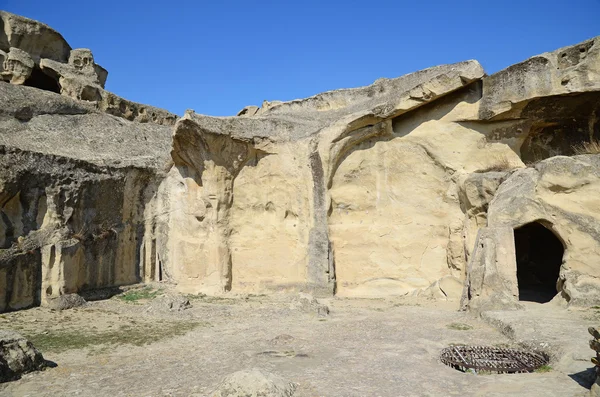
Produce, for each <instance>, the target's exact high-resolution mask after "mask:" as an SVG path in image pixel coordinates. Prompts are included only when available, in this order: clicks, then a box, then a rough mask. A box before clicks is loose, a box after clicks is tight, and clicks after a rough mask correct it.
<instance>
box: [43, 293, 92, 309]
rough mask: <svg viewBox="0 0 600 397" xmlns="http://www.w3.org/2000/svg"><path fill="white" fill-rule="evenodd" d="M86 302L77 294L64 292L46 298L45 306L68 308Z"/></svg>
mask: <svg viewBox="0 0 600 397" xmlns="http://www.w3.org/2000/svg"><path fill="white" fill-rule="evenodd" d="M86 303H87V302H86V300H85V299H83V297H82V296H80V295H78V294H65V295H61V296H59V297H57V298H50V299H48V304H47V306H48V307H49V308H50V309H51V310H68V309H72V308H74V307H79V306H83V305H85V304H86Z"/></svg>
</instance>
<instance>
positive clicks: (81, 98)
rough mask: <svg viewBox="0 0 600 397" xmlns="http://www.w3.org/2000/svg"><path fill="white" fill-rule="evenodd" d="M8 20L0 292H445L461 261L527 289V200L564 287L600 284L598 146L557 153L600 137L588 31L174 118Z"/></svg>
mask: <svg viewBox="0 0 600 397" xmlns="http://www.w3.org/2000/svg"><path fill="white" fill-rule="evenodd" d="M0 20H1V21H2V24H3V26H4V30H3V31H2V33H0V50H1V51H2V53H0V56H1V57H2V58H3V63H2V64H3V70H0V73H2V76H3V79H4V80H5V81H6V82H0V153H1V154H2V157H1V158H0V311H1V310H14V309H19V308H24V307H28V306H32V305H36V304H44V303H45V302H46V301H47V299H49V298H54V297H56V296H58V295H60V294H66V293H72V292H80V293H85V292H86V291H88V292H91V291H94V290H97V289H99V288H105V287H114V286H119V285H124V284H130V283H134V282H139V281H154V280H161V281H169V282H173V283H176V284H177V286H178V288H179V289H180V290H182V291H185V292H205V293H210V294H221V293H224V292H227V291H234V292H235V291H239V292H268V291H277V290H310V291H311V292H313V293H316V294H319V295H331V294H333V293H335V294H338V295H341V296H366V297H373V296H389V295H403V294H414V295H422V296H426V297H431V298H436V299H437V298H440V299H458V298H459V296H460V293H461V290H462V288H461V286H462V285H463V283H464V284H465V285H466V286H467V287H466V288H467V289H466V291H467V293H466V294H465V296H466V297H465V298H463V307H466V308H486V307H493V305H490V304H489V303H490V302H491V301H493V300H494V299H495V300H496V301H497V302H501V303H502V305H504V304H506V305H509V306H510V305H513V304H514V305H513V306H514V307H518V302H517V301H518V294H516V295H515V293H514V289H515V288H516V287H517V286H516V285H515V278H514V277H513V273H514V263H515V262H514V260H513V261H511V258H512V257H510V255H509V254H510V253H511V252H514V241H512V240H511V238H509V237H510V235H511V231H512V230H513V229H514V228H516V227H519V226H520V225H523V224H524V223H527V222H531V221H533V220H543V221H545V222H547V223H548V224H549V225H553V226H552V227H553V228H554V229H555V232H556V233H557V235H558V236H559V237H560V238H561V239H562V241H564V243H565V247H566V253H565V258H564V263H563V267H562V270H561V275H560V282H559V290H560V291H557V292H561V294H562V295H561V296H563V297H564V298H565V299H566V300H568V301H569V302H570V303H573V304H591V303H594V304H597V302H596V300H595V298H594V296H598V292H600V284H599V283H598V282H597V280H598V277H600V274H599V273H598V272H599V269H600V268H599V267H598V265H597V263H598V260H597V259H598V255H599V252H600V248H599V247H597V242H595V239H596V237H597V236H596V234H598V231H597V230H596V229H597V227H596V225H597V221H598V220H597V219H596V218H597V215H596V214H597V213H598V210H599V209H600V204H598V199H597V196H598V194H597V193H598V192H596V190H597V189H596V188H595V186H596V182H597V181H596V179H597V175H596V174H597V173H598V172H597V168H598V165H597V164H596V163H597V158H596V157H597V155H590V156H583V157H553V156H556V155H571V154H573V149H572V146H573V145H574V144H577V143H581V142H583V141H593V140H594V139H597V138H598V137H600V130H599V128H600V124H599V123H598V114H600V102H599V98H600V96H599V94H598V89H599V86H598V84H600V76H599V73H600V64H599V61H598V60H599V59H600V58H599V57H598V54H599V52H598V51H599V47H598V42H599V39H598V38H596V39H591V40H588V41H586V42H584V43H581V44H578V45H575V46H572V47H568V48H564V49H560V50H557V51H555V52H552V53H547V54H542V55H540V56H537V57H534V58H531V59H530V60H527V61H525V62H523V63H520V64H517V65H514V66H512V67H510V68H508V69H506V70H504V71H501V72H499V73H497V74H494V75H492V76H485V73H484V71H483V69H482V68H481V66H480V65H479V64H478V63H477V62H476V61H466V62H460V63H457V64H452V65H442V66H437V67H433V68H429V69H425V70H422V71H419V72H416V73H411V74H408V75H406V76H402V77H399V78H395V79H380V80H377V81H376V82H375V83H374V84H372V85H370V86H366V87H359V88H354V89H343V90H336V91H330V92H325V93H322V94H319V95H315V96H313V97H310V98H306V99H301V100H294V101H290V102H279V101H273V102H266V101H265V103H263V106H262V107H260V108H259V107H256V106H254V107H247V108H245V109H244V110H243V111H241V112H240V113H239V115H238V117H210V116H203V115H199V114H196V113H195V112H193V111H189V112H187V113H186V115H185V116H184V117H183V118H181V119H179V120H178V121H176V116H175V115H172V114H170V113H168V112H165V111H163V110H160V109H156V108H153V107H150V106H146V105H142V104H136V103H133V102H130V101H127V100H124V99H122V98H120V97H118V96H116V95H114V94H112V93H109V92H107V91H105V90H104V89H103V86H104V82H105V80H106V75H107V72H106V71H105V70H104V69H102V68H101V67H100V66H98V65H97V64H96V63H95V60H94V59H93V55H92V52H91V51H90V50H87V49H75V50H73V49H71V48H70V47H69V46H68V44H67V43H66V41H65V40H64V39H63V38H62V36H60V35H59V34H58V33H56V32H55V31H52V30H51V29H50V28H48V27H47V26H45V25H43V24H40V23H38V22H35V21H31V20H28V19H26V18H22V17H18V16H14V15H12V14H8V13H4V12H2V13H0ZM1 30H2V29H0V31H1ZM11 48H14V49H17V50H18V51H17V50H14V51H13V50H11ZM11 51H12V52H11ZM19 51H20V52H19ZM21 52H23V53H24V54H25V55H27V56H22V57H20V55H19V56H17V54H21ZM11 54H12V55H11ZM21 55H23V54H21ZM27 57H29V58H27ZM17 58H18V59H17ZM28 59H31V62H33V67H29V69H31V70H29V69H27V67H28V66H27V65H30V64H31V62H29V61H28ZM7 60H9V61H10V62H8V63H7ZM13 61H14V62H13ZM30 66H31V65H30ZM27 74H29V75H28V76H27V77H23V76H25V75H27ZM34 87H35V88H34ZM40 88H41V89H40ZM51 91H54V92H51ZM59 93H60V95H59ZM549 157H551V158H549ZM543 158H548V159H547V160H545V161H542V162H539V163H538V161H539V160H540V159H543ZM524 162H525V163H527V164H529V165H532V163H536V164H533V165H532V166H531V167H529V168H526V165H525V163H524ZM554 229H553V230H554ZM478 236H479V237H478ZM505 253H509V254H506V255H505ZM513 259H514V258H513ZM498 297H500V298H501V299H500V298H498ZM496 298H498V299H496ZM477 310H479V309H477Z"/></svg>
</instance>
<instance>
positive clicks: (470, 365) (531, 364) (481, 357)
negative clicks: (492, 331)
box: [440, 346, 550, 373]
mask: <svg viewBox="0 0 600 397" xmlns="http://www.w3.org/2000/svg"><path fill="white" fill-rule="evenodd" d="M440 360H441V361H442V362H443V363H444V364H446V365H448V366H450V367H452V368H455V369H458V370H460V371H467V370H468V369H472V370H475V371H476V372H479V371H490V372H498V373H515V372H531V371H533V370H535V369H537V368H539V367H541V366H543V365H546V364H548V361H549V360H550V359H549V357H548V355H547V354H546V353H542V352H525V351H521V350H515V349H503V348H499V347H491V346H451V347H447V348H445V349H444V350H442V354H441V355H440Z"/></svg>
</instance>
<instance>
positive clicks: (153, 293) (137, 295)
mask: <svg viewBox="0 0 600 397" xmlns="http://www.w3.org/2000/svg"><path fill="white" fill-rule="evenodd" d="M161 292H162V290H160V289H157V290H154V289H152V288H151V287H145V288H142V289H135V290H130V291H127V292H125V293H124V294H122V295H119V296H118V298H119V299H121V300H123V301H125V302H128V303H135V302H137V301H140V300H150V299H154V298H156V297H157V296H158V295H159V294H160V293H161Z"/></svg>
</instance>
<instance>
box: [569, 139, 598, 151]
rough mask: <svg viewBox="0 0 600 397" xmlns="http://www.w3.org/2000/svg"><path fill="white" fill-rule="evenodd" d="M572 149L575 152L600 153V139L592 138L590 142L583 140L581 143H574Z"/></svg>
mask: <svg viewBox="0 0 600 397" xmlns="http://www.w3.org/2000/svg"><path fill="white" fill-rule="evenodd" d="M572 149H573V152H574V153H575V154H599V153H600V141H597V140H595V139H592V140H590V141H589V142H582V143H580V144H579V145H573V146H572Z"/></svg>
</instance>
